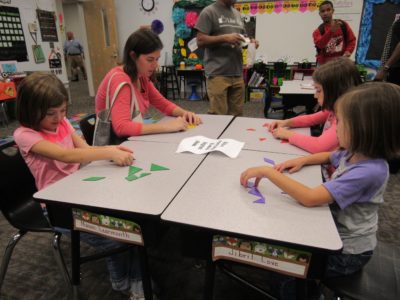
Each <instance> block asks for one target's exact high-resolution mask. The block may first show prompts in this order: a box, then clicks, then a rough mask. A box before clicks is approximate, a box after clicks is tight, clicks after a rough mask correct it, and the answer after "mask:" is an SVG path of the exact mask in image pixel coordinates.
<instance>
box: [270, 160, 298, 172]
mask: <svg viewBox="0 0 400 300" xmlns="http://www.w3.org/2000/svg"><path fill="white" fill-rule="evenodd" d="M304 163H305V162H304V159H303V158H302V157H299V158H295V159H291V160H287V161H285V162H283V163H281V164H277V165H275V167H274V168H275V170H277V171H279V172H283V171H284V170H286V169H288V172H289V173H290V174H291V173H294V172H297V171H299V170H300V169H301V168H302V167H303V166H304Z"/></svg>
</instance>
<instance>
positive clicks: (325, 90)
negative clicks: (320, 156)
mask: <svg viewBox="0 0 400 300" xmlns="http://www.w3.org/2000/svg"><path fill="white" fill-rule="evenodd" d="M313 80H314V86H315V95H314V97H315V98H316V99H317V100H318V104H319V105H320V106H321V108H322V110H321V111H319V112H316V113H314V114H311V115H304V116H299V117H295V118H291V119H287V120H282V121H275V122H272V123H271V124H270V127H269V131H270V132H272V134H273V135H274V137H275V138H277V139H285V140H288V141H289V143H290V144H292V145H295V146H297V147H299V148H302V149H304V150H306V151H308V152H310V153H318V152H323V151H332V150H334V149H336V148H337V147H338V145H339V142H338V139H337V136H336V115H335V113H334V105H335V102H336V100H337V99H338V98H339V97H340V96H341V95H343V94H344V93H345V92H346V91H347V90H348V89H349V88H351V87H353V86H357V85H359V84H360V83H361V78H360V73H359V72H358V70H357V67H356V65H355V64H354V62H352V61H351V60H350V59H348V58H346V57H338V58H335V59H333V60H331V61H329V62H327V63H326V64H324V65H322V66H320V67H319V68H318V69H317V70H316V71H315V72H314V74H313ZM322 124H323V125H324V127H323V131H322V134H321V135H320V136H318V137H314V136H308V135H303V134H300V133H295V132H293V131H291V130H290V129H288V128H291V127H310V126H313V125H322Z"/></svg>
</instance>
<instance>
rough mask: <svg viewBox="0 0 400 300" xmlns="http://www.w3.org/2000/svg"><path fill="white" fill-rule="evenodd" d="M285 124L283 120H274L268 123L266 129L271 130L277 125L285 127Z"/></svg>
mask: <svg viewBox="0 0 400 300" xmlns="http://www.w3.org/2000/svg"><path fill="white" fill-rule="evenodd" d="M285 126H287V124H286V122H285V121H284V120H280V121H274V122H272V123H271V124H269V127H268V130H269V132H273V131H274V130H275V129H277V128H278V127H285Z"/></svg>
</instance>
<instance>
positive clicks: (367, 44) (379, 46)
mask: <svg viewBox="0 0 400 300" xmlns="http://www.w3.org/2000/svg"><path fill="white" fill-rule="evenodd" d="M397 14H400V0H365V3H364V14H363V18H362V22H361V34H360V39H359V47H358V49H357V62H359V63H361V64H364V65H366V66H368V67H371V68H374V69H377V68H379V66H380V64H381V62H380V61H381V56H382V52H383V47H384V45H385V41H386V36H387V33H388V31H389V28H390V27H391V25H392V24H393V22H394V20H395V17H396V15H397Z"/></svg>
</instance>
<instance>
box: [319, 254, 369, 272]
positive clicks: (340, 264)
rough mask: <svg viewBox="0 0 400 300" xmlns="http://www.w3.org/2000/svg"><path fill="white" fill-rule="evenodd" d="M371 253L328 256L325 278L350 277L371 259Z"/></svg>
mask: <svg viewBox="0 0 400 300" xmlns="http://www.w3.org/2000/svg"><path fill="white" fill-rule="evenodd" d="M373 253H374V252H373V251H366V252H364V253H361V254H337V255H329V256H328V262H327V267H326V271H325V278H332V277H339V276H346V275H351V274H353V273H356V272H358V271H360V270H361V269H362V268H363V267H364V266H365V265H366V263H367V262H368V261H369V260H370V259H371V257H372V254H373Z"/></svg>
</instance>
